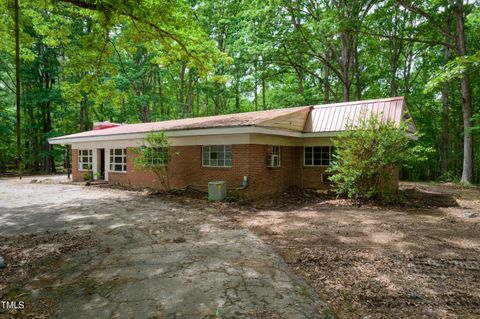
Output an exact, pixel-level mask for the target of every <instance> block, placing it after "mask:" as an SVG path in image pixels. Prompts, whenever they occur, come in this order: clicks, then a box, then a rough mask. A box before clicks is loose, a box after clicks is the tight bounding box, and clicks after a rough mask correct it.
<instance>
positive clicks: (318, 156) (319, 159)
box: [304, 146, 334, 166]
mask: <svg viewBox="0 0 480 319" xmlns="http://www.w3.org/2000/svg"><path fill="white" fill-rule="evenodd" d="M333 152H334V148H333V147H332V146H306V147H305V148H304V165H305V166H328V165H330V162H331V160H332V154H333Z"/></svg>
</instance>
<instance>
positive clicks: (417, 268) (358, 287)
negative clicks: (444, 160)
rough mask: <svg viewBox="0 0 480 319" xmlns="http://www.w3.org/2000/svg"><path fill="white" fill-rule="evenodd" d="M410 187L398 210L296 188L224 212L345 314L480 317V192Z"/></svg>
mask: <svg viewBox="0 0 480 319" xmlns="http://www.w3.org/2000/svg"><path fill="white" fill-rule="evenodd" d="M401 188H402V192H403V194H404V197H405V201H404V203H403V204H402V205H398V206H387V207H385V206H379V205H376V204H374V203H371V204H365V203H359V202H355V201H350V200H342V199H334V198H329V197H326V196H324V195H322V196H323V197H318V196H315V195H311V194H310V195H309V194H304V193H297V194H285V195H284V196H281V197H279V198H275V199H273V200H269V201H264V202H260V203H254V204H248V205H242V204H241V203H229V204H218V212H219V213H218V214H219V216H221V218H223V219H224V224H225V226H226V227H232V228H235V227H242V228H247V229H249V230H252V231H253V232H254V233H255V234H256V235H258V236H259V237H260V238H261V239H263V240H264V241H265V242H267V243H268V244H270V245H271V246H272V247H273V248H274V249H275V250H276V251H277V252H278V253H279V254H280V255H281V256H282V257H283V258H284V259H285V261H286V262H287V263H288V264H289V265H290V266H291V267H292V268H293V269H294V271H295V272H296V273H297V274H299V275H301V276H302V277H303V278H304V279H306V280H307V282H309V283H310V284H311V285H312V286H313V287H314V289H315V290H316V292H317V294H318V295H319V296H320V298H321V299H323V300H325V301H326V302H327V303H328V304H329V306H330V307H331V309H333V310H334V312H335V314H336V316H337V317H338V318H348V319H350V318H370V319H371V318H480V254H479V252H480V190H479V189H478V188H464V187H460V186H457V185H453V184H430V183H403V184H402V185H401ZM472 211H473V212H477V216H476V217H472V218H468V217H466V216H465V215H464V213H465V212H472Z"/></svg>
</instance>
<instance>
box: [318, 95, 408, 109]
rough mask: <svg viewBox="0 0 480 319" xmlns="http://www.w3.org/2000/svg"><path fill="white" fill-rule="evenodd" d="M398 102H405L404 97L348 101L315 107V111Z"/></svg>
mask: <svg viewBox="0 0 480 319" xmlns="http://www.w3.org/2000/svg"><path fill="white" fill-rule="evenodd" d="M397 100H405V97H404V96H395V97H388V98H383V99H370V100H360V101H348V102H335V103H328V104H318V105H313V106H312V107H313V108H314V109H318V108H328V107H339V106H348V105H357V104H366V103H378V102H388V101H397Z"/></svg>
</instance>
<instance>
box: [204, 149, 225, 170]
mask: <svg viewBox="0 0 480 319" xmlns="http://www.w3.org/2000/svg"><path fill="white" fill-rule="evenodd" d="M202 165H203V166H212V167H231V166H232V145H209V146H202Z"/></svg>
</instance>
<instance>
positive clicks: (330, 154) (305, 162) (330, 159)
mask: <svg viewBox="0 0 480 319" xmlns="http://www.w3.org/2000/svg"><path fill="white" fill-rule="evenodd" d="M315 147H328V165H324V164H319V165H315V151H314V150H315ZM307 148H311V149H312V153H311V154H312V156H311V160H312V164H307V154H306V153H307V152H306V150H307ZM332 150H333V146H328V145H320V146H304V147H303V166H306V167H328V166H330V163H331V162H332V159H333V157H332V154H333V152H332ZM320 154H324V152H320ZM323 160H324V158H320V163H322V161H323Z"/></svg>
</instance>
